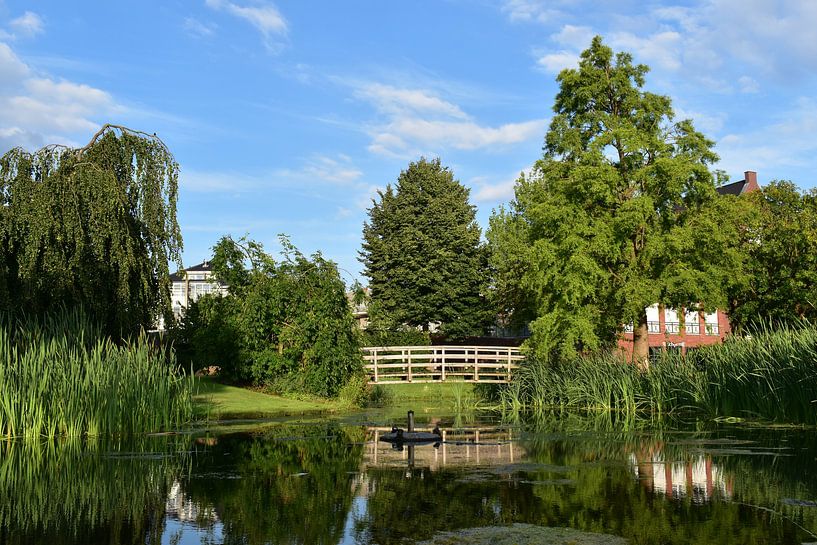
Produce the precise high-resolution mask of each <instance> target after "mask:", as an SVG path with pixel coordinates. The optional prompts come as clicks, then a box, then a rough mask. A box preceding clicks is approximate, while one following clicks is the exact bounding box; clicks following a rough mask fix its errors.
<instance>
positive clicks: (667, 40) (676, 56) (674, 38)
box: [588, 31, 683, 70]
mask: <svg viewBox="0 0 817 545" xmlns="http://www.w3.org/2000/svg"><path fill="white" fill-rule="evenodd" d="M588 45H589V42H588ZM610 45H611V46H613V49H614V50H616V51H629V52H631V53H633V55H634V56H635V58H636V61H637V62H646V63H647V64H649V65H650V66H652V67H658V68H662V69H666V70H677V69H678V68H680V67H681V58H680V52H681V51H682V50H683V49H682V45H683V38H682V36H681V34H679V33H678V32H675V31H663V32H656V33H654V34H650V35H648V36H646V37H643V38H642V37H639V36H636V35H635V34H632V33H630V32H614V33H613V34H612V35H611V36H610Z"/></svg>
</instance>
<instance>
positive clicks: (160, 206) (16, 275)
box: [0, 125, 182, 335]
mask: <svg viewBox="0 0 817 545" xmlns="http://www.w3.org/2000/svg"><path fill="white" fill-rule="evenodd" d="M178 173H179V167H178V164H177V163H176V161H175V159H174V158H173V155H172V154H171V153H170V151H169V150H168V149H167V148H166V147H165V145H164V143H162V141H161V140H159V139H158V138H157V137H156V136H155V135H147V134H144V133H140V132H136V131H132V130H129V129H126V128H123V127H117V126H111V125H105V126H104V127H103V128H102V129H101V130H100V131H99V132H98V133H97V134H96V135H95V136H94V138H93V139H92V140H91V142H90V143H89V144H88V145H87V146H85V147H83V148H80V149H70V148H64V147H60V146H50V147H47V148H43V149H41V150H39V151H37V152H34V153H28V152H26V151H24V150H22V149H20V148H16V149H13V150H11V151H9V152H8V153H6V154H5V155H4V156H3V157H2V158H0V309H2V310H5V311H11V312H14V313H18V312H24V313H26V314H35V315H36V314H41V313H44V312H47V311H49V310H52V309H56V308H59V307H60V306H63V305H64V306H66V307H69V308H70V307H73V306H76V305H82V306H83V307H84V308H85V309H86V310H87V311H88V312H90V313H91V314H92V315H93V316H94V317H95V318H96V319H98V320H100V321H101V323H103V324H104V326H105V328H106V330H107V331H108V332H109V333H111V334H114V335H123V334H129V333H136V332H138V331H139V329H140V327H147V326H149V325H150V324H151V323H152V322H153V321H154V320H155V318H156V316H158V315H159V314H161V313H165V314H166V315H169V309H170V280H169V263H170V262H171V261H176V262H179V259H180V251H181V247H182V241H181V240H182V239H181V233H180V231H179V226H178V224H177V222H176V199H177V183H178Z"/></svg>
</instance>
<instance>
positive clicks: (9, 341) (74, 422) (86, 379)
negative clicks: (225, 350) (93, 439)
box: [0, 311, 194, 438]
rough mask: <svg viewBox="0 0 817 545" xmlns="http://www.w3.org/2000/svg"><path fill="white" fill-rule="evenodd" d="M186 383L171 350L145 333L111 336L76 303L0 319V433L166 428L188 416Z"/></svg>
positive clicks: (73, 433)
mask: <svg viewBox="0 0 817 545" xmlns="http://www.w3.org/2000/svg"><path fill="white" fill-rule="evenodd" d="M193 389H194V382H193V377H192V376H186V375H185V374H184V373H182V372H181V371H180V370H179V369H178V367H177V365H176V362H175V356H174V355H173V353H172V351H168V350H163V349H162V347H160V346H158V345H156V344H155V343H152V342H151V341H150V339H148V338H147V336H146V335H145V334H144V333H143V334H141V335H140V336H138V337H136V338H134V339H132V340H130V341H127V342H122V343H115V342H113V340H111V339H110V338H108V337H105V336H104V335H103V334H102V332H101V329H100V328H99V327H98V326H97V325H96V324H94V323H93V321H92V320H91V319H90V318H88V317H87V316H86V315H85V314H83V313H82V312H81V311H64V312H60V313H55V314H51V315H49V316H45V317H42V318H38V319H22V320H18V321H13V320H11V319H9V318H6V319H4V320H2V322H0V435H3V436H6V437H26V438H36V437H56V436H83V435H92V436H93V435H102V434H121V435H131V434H135V433H142V432H150V431H159V430H167V429H172V428H176V427H178V426H179V425H181V424H183V423H185V422H188V421H190V420H191V418H192V414H193Z"/></svg>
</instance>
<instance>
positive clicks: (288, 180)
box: [179, 154, 365, 193]
mask: <svg viewBox="0 0 817 545" xmlns="http://www.w3.org/2000/svg"><path fill="white" fill-rule="evenodd" d="M361 176H363V171H361V170H360V169H358V168H357V167H356V166H355V165H354V163H353V161H352V159H351V158H350V157H348V156H347V155H343V154H336V155H334V156H329V155H320V154H315V155H312V156H310V157H308V158H307V159H305V160H304V161H303V164H302V165H301V166H300V167H299V168H295V169H292V168H279V169H276V170H273V171H271V172H268V173H262V174H257V175H247V174H239V173H236V172H212V171H200V170H188V169H183V170H182V172H181V175H180V180H179V183H180V185H181V187H182V188H184V189H186V190H187V191H195V192H200V193H211V192H225V193H229V192H234V193H245V192H250V191H261V190H264V189H268V188H273V187H274V188H278V189H285V190H289V191H291V192H294V193H299V192H303V191H306V190H307V189H309V187H310V186H311V187H314V186H316V185H318V186H320V185H323V184H331V185H338V186H351V187H353V188H355V189H358V190H363V189H365V186H364V185H361V184H359V183H357V180H358V179H359V178H360V177H361Z"/></svg>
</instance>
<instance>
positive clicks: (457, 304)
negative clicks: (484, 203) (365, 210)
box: [360, 159, 488, 337]
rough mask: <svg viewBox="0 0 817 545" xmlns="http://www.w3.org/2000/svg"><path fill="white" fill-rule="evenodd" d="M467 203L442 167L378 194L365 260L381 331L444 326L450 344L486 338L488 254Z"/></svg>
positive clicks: (409, 172)
mask: <svg viewBox="0 0 817 545" xmlns="http://www.w3.org/2000/svg"><path fill="white" fill-rule="evenodd" d="M468 195H469V190H468V189H467V188H465V187H463V185H462V184H460V183H459V181H457V180H455V179H454V175H453V173H452V172H451V170H449V169H448V168H447V167H443V166H442V164H441V163H440V160H439V159H434V160H432V161H428V160H426V159H420V160H419V161H417V162H413V163H411V164H409V167H408V168H407V169H406V170H404V171H403V172H401V173H400V176H399V178H398V179H397V184H396V185H395V186H391V185H389V186H388V187H387V188H386V190H385V191H381V192H379V193H378V196H379V201H375V202H374V204H373V205H372V207H371V208H370V209H369V221H368V222H366V223H365V224H364V226H363V240H364V242H363V249H362V251H361V252H360V260H361V262H362V263H363V265H364V268H365V272H364V274H365V275H366V276H367V277H368V278H369V288H370V289H371V303H370V306H369V312H370V315H371V316H372V320H373V322H374V326H375V327H378V328H384V329H397V328H398V327H399V326H401V325H408V326H412V327H421V328H423V329H424V330H427V329H428V327H429V323H431V322H440V324H441V329H442V331H443V332H444V333H446V334H447V335H449V336H451V337H461V336H466V335H474V334H480V333H482V331H483V330H484V328H485V325H486V322H487V320H488V314H487V313H486V305H485V301H484V297H483V294H484V293H485V291H486V290H485V286H486V274H485V270H486V254H485V252H484V249H483V247H482V245H481V244H480V229H479V226H478V225H477V222H476V210H475V208H474V206H473V205H471V204H469V202H468Z"/></svg>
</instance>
